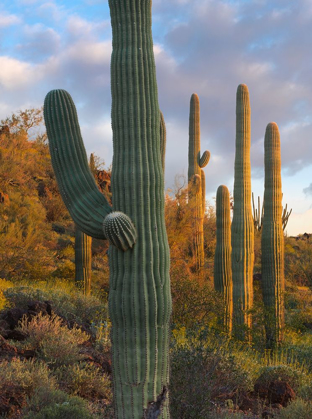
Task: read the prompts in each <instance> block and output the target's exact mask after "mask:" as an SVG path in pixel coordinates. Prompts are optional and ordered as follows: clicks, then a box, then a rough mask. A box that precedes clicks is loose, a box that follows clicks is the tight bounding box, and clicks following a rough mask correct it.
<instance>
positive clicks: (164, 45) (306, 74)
mask: <svg viewBox="0 0 312 419" xmlns="http://www.w3.org/2000/svg"><path fill="white" fill-rule="evenodd" d="M152 13H153V38H154V53H155V60H156V71H157V82H158V93H159V103H160V108H161V110H162V112H163V114H164V117H165V121H166V127H167V151H166V188H170V189H173V190H174V188H175V179H176V177H180V178H181V176H183V175H184V176H187V167H188V121H189V103H190V97H191V95H192V93H197V94H198V96H199V99H200V107H201V149H202V151H204V150H206V149H207V150H209V151H210V153H211V159H210V162H209V164H208V166H206V168H205V169H204V170H205V174H206V193H207V195H206V196H207V200H208V201H209V203H210V204H212V205H214V199H213V198H214V197H215V196H216V190H217V188H218V186H219V185H221V184H224V185H226V186H227V187H228V188H229V190H230V192H231V193H233V183H234V157H235V102H236V90H237V86H238V85H239V84H240V83H245V84H247V86H248V88H249V93H250V104H251V130H252V132H251V168H252V190H253V192H254V194H255V197H257V196H258V195H259V196H261V198H262V196H263V189H264V164H263V161H264V133H265V128H266V125H267V124H268V123H269V122H271V121H274V122H276V123H277V124H278V126H279V129H280V136H281V156H282V183H283V205H285V204H286V203H287V204H288V209H290V208H292V214H291V216H290V218H289V222H288V226H287V228H286V231H287V234H288V235H290V236H291V235H297V234H299V233H304V232H308V233H312V53H311V51H312V30H311V28H312V0H296V1H293V0H237V1H235V0H154V1H153V9H152ZM110 55H111V25H110V16H109V7H108V1H105V0H62V1H61V0H51V1H44V0H1V4H0V119H4V118H5V117H7V116H10V115H11V114H12V112H17V111H19V110H24V109H29V108H33V107H35V108H37V107H41V106H42V105H43V102H44V98H45V95H46V94H47V93H48V92H49V91H50V90H51V89H58V88H61V89H65V90H67V91H68V92H69V93H70V94H71V96H72V97H73V99H74V101H75V103H76V106H77V110H78V116H79V120H80V126H81V130H82V134H83V138H84V141H85V146H86V150H87V153H88V154H90V153H91V152H94V153H95V154H96V155H98V156H99V157H101V158H102V159H103V160H104V161H105V163H106V165H107V166H109V165H110V163H111V161H112V132H111V121H110V106H111V94H110Z"/></svg>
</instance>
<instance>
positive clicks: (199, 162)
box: [188, 93, 210, 271]
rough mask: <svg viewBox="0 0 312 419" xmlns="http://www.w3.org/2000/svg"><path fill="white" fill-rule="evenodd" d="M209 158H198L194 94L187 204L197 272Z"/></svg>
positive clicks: (200, 264) (201, 251)
mask: <svg viewBox="0 0 312 419" xmlns="http://www.w3.org/2000/svg"><path fill="white" fill-rule="evenodd" d="M209 158H210V153H209V151H205V152H204V153H203V155H202V156H200V107H199V97H198V95H197V94H196V93H193V94H192V96H191V103H190V120H189V153H188V159H189V167H188V183H189V204H190V206H191V209H192V211H193V214H194V216H193V221H194V227H193V230H194V236H193V255H194V257H195V269H196V271H199V270H200V269H201V268H202V267H203V266H204V227H203V219H204V211H205V206H206V204H205V202H204V200H205V195H206V191H205V189H204V188H205V181H204V177H205V173H204V171H203V170H202V168H203V167H205V166H206V165H207V164H208V162H209Z"/></svg>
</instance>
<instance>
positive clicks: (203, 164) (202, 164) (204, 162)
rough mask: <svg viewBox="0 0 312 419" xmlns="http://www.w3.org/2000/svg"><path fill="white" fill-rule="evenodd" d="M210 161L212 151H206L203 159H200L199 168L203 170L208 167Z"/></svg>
mask: <svg viewBox="0 0 312 419" xmlns="http://www.w3.org/2000/svg"><path fill="white" fill-rule="evenodd" d="M209 160H210V151H208V150H206V151H204V152H203V154H202V156H201V158H200V159H199V163H198V165H199V167H200V168H201V169H202V168H204V167H206V166H207V164H208V163H209Z"/></svg>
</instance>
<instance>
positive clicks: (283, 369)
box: [257, 365, 300, 390]
mask: <svg viewBox="0 0 312 419" xmlns="http://www.w3.org/2000/svg"><path fill="white" fill-rule="evenodd" d="M259 372H260V376H259V378H258V380H257V382H258V383H259V384H261V385H262V386H264V387H267V388H269V385H270V383H271V382H272V381H286V382H287V383H288V384H289V385H290V387H291V388H292V389H293V390H297V389H298V386H299V382H300V375H299V373H298V371H296V370H295V369H294V368H292V367H291V366H290V365H271V366H267V367H262V368H261V369H260V371H259Z"/></svg>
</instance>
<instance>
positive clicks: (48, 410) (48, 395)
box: [23, 387, 93, 419]
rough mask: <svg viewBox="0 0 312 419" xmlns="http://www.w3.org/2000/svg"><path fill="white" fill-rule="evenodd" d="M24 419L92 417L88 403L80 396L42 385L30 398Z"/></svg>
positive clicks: (83, 418) (81, 418)
mask: <svg viewBox="0 0 312 419" xmlns="http://www.w3.org/2000/svg"><path fill="white" fill-rule="evenodd" d="M23 413H24V415H23V419H74V418H77V419H78V418H79V419H92V417H93V416H92V415H91V413H90V412H89V410H88V408H87V404H86V402H85V401H84V400H82V399H81V398H80V397H73V396H69V395H68V394H66V393H64V392H63V391H60V390H53V391H49V390H47V389H46V388H44V387H42V388H40V389H38V390H37V391H36V392H35V394H34V395H33V396H32V397H31V398H30V399H29V403H28V406H27V408H25V409H24V412H23Z"/></svg>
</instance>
